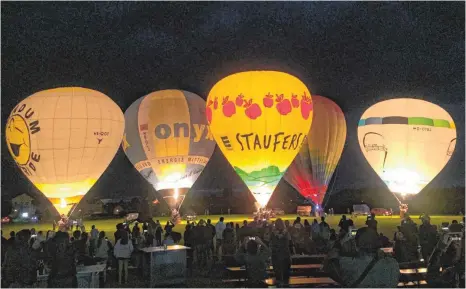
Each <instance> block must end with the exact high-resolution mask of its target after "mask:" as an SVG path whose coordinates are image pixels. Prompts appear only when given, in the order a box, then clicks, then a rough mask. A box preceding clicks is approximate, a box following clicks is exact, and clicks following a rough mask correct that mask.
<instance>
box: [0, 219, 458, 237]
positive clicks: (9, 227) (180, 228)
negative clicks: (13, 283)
mask: <svg viewBox="0 0 466 289" xmlns="http://www.w3.org/2000/svg"><path fill="white" fill-rule="evenodd" d="M223 216H224V217H225V222H234V223H235V224H236V223H239V224H241V223H242V222H243V220H248V221H252V215H223ZM411 217H412V219H413V220H414V222H416V223H417V224H418V225H420V223H421V221H420V220H419V216H411ZM219 218H220V215H210V216H198V217H197V220H196V221H199V220H200V219H204V220H206V219H211V220H212V223H213V224H215V223H216V222H217V221H218V219H219ZM281 218H282V219H284V220H290V221H293V220H294V219H296V215H284V216H281ZM340 218H341V215H334V216H328V217H327V220H326V221H327V223H329V225H330V226H331V227H332V228H335V229H338V222H339V221H340ZM301 219H302V221H304V219H308V220H309V222H310V223H311V222H312V220H313V219H314V218H313V217H309V218H301ZM376 219H377V221H378V230H379V232H381V233H383V234H384V235H386V236H387V237H389V238H390V239H392V238H393V234H394V233H395V231H396V226H398V225H400V222H401V220H400V218H399V217H398V216H393V217H386V216H377V217H376ZM154 220H160V222H161V223H162V224H165V223H166V222H167V220H168V217H154ZM453 220H457V221H458V222H460V221H461V220H462V216H431V223H432V224H433V225H437V227H438V228H439V227H440V225H441V224H442V222H449V223H451V222H452V221H453ZM353 221H354V223H355V226H356V227H357V228H360V227H363V226H364V224H365V221H366V218H365V217H362V216H361V217H357V218H353ZM120 222H123V219H105V220H85V221H84V225H85V226H86V230H87V231H90V229H91V226H92V225H95V226H96V228H97V229H98V230H99V231H105V232H106V233H107V237H108V238H109V239H110V240H112V241H113V233H114V232H115V230H116V229H115V225H116V224H117V223H120ZM185 225H186V221H182V222H181V224H179V225H177V226H176V227H175V228H174V231H176V232H180V233H183V232H184V227H185ZM31 228H35V229H36V231H44V232H45V231H47V230H51V229H52V223H50V222H49V223H40V224H18V223H12V224H3V225H2V230H3V235H4V237H6V238H8V234H9V232H10V231H15V232H18V231H19V230H22V229H31Z"/></svg>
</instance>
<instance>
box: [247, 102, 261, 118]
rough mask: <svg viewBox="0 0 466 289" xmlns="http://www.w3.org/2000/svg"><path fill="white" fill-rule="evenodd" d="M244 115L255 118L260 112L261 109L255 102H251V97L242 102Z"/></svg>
mask: <svg viewBox="0 0 466 289" xmlns="http://www.w3.org/2000/svg"><path fill="white" fill-rule="evenodd" d="M244 107H245V108H246V110H245V111H244V112H245V113H246V116H247V117H249V118H250V119H256V118H258V117H259V116H261V114H262V110H261V108H260V106H259V105H258V104H257V103H252V99H250V100H248V101H245V102H244Z"/></svg>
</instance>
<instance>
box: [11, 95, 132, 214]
mask: <svg viewBox="0 0 466 289" xmlns="http://www.w3.org/2000/svg"><path fill="white" fill-rule="evenodd" d="M124 125H125V123H124V118H123V113H122V111H121V109H120V108H119V107H118V105H117V104H116V103H115V102H113V101H112V100H111V99H110V98H109V97H108V96H106V95H105V94H103V93H100V92H98V91H95V90H92V89H87V88H81V87H62V88H56V89H49V90H44V91H40V92H38V93H35V94H33V95H31V96H29V97H27V98H26V99H24V100H23V101H21V102H20V103H19V104H18V105H17V106H16V107H15V108H14V109H13V111H12V112H11V114H10V116H9V118H8V120H7V125H6V130H5V137H6V142H7V146H8V150H9V151H10V154H11V156H12V157H13V159H14V160H15V162H16V164H17V165H18V166H19V168H20V169H21V171H22V172H23V173H24V174H25V175H26V176H27V177H28V179H29V180H30V181H31V182H32V183H33V184H34V185H35V186H36V187H37V188H38V189H39V190H40V191H41V192H42V193H43V194H44V195H45V196H46V197H47V198H48V199H49V200H50V202H51V203H52V204H53V206H54V207H55V208H56V209H57V211H58V213H60V214H65V215H67V214H69V212H70V210H71V209H72V208H73V207H75V205H77V204H78V203H79V202H80V201H81V199H82V198H83V197H84V195H85V194H86V193H87V192H88V191H89V189H90V188H91V187H92V186H93V185H94V184H95V182H96V181H97V180H98V179H99V177H100V176H101V175H102V173H103V172H104V171H105V169H106V168H107V167H108V165H109V164H110V162H111V160H112V159H113V157H114V156H115V153H116V151H117V150H118V147H119V145H120V143H121V138H122V135H123V130H124Z"/></svg>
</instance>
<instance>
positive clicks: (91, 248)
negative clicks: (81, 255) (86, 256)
mask: <svg viewBox="0 0 466 289" xmlns="http://www.w3.org/2000/svg"><path fill="white" fill-rule="evenodd" d="M98 239H99V230H97V229H96V228H95V225H92V226H91V240H90V244H89V245H90V246H89V253H90V255H91V256H94V254H95V248H96V247H97V240H98Z"/></svg>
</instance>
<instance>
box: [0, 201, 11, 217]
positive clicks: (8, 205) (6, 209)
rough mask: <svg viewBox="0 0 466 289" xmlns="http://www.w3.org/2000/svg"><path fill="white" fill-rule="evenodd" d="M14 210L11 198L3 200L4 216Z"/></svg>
mask: <svg viewBox="0 0 466 289" xmlns="http://www.w3.org/2000/svg"><path fill="white" fill-rule="evenodd" d="M12 210H13V205H12V204H11V200H5V199H3V200H2V218H4V217H6V216H8V215H10V214H11V211H12Z"/></svg>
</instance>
